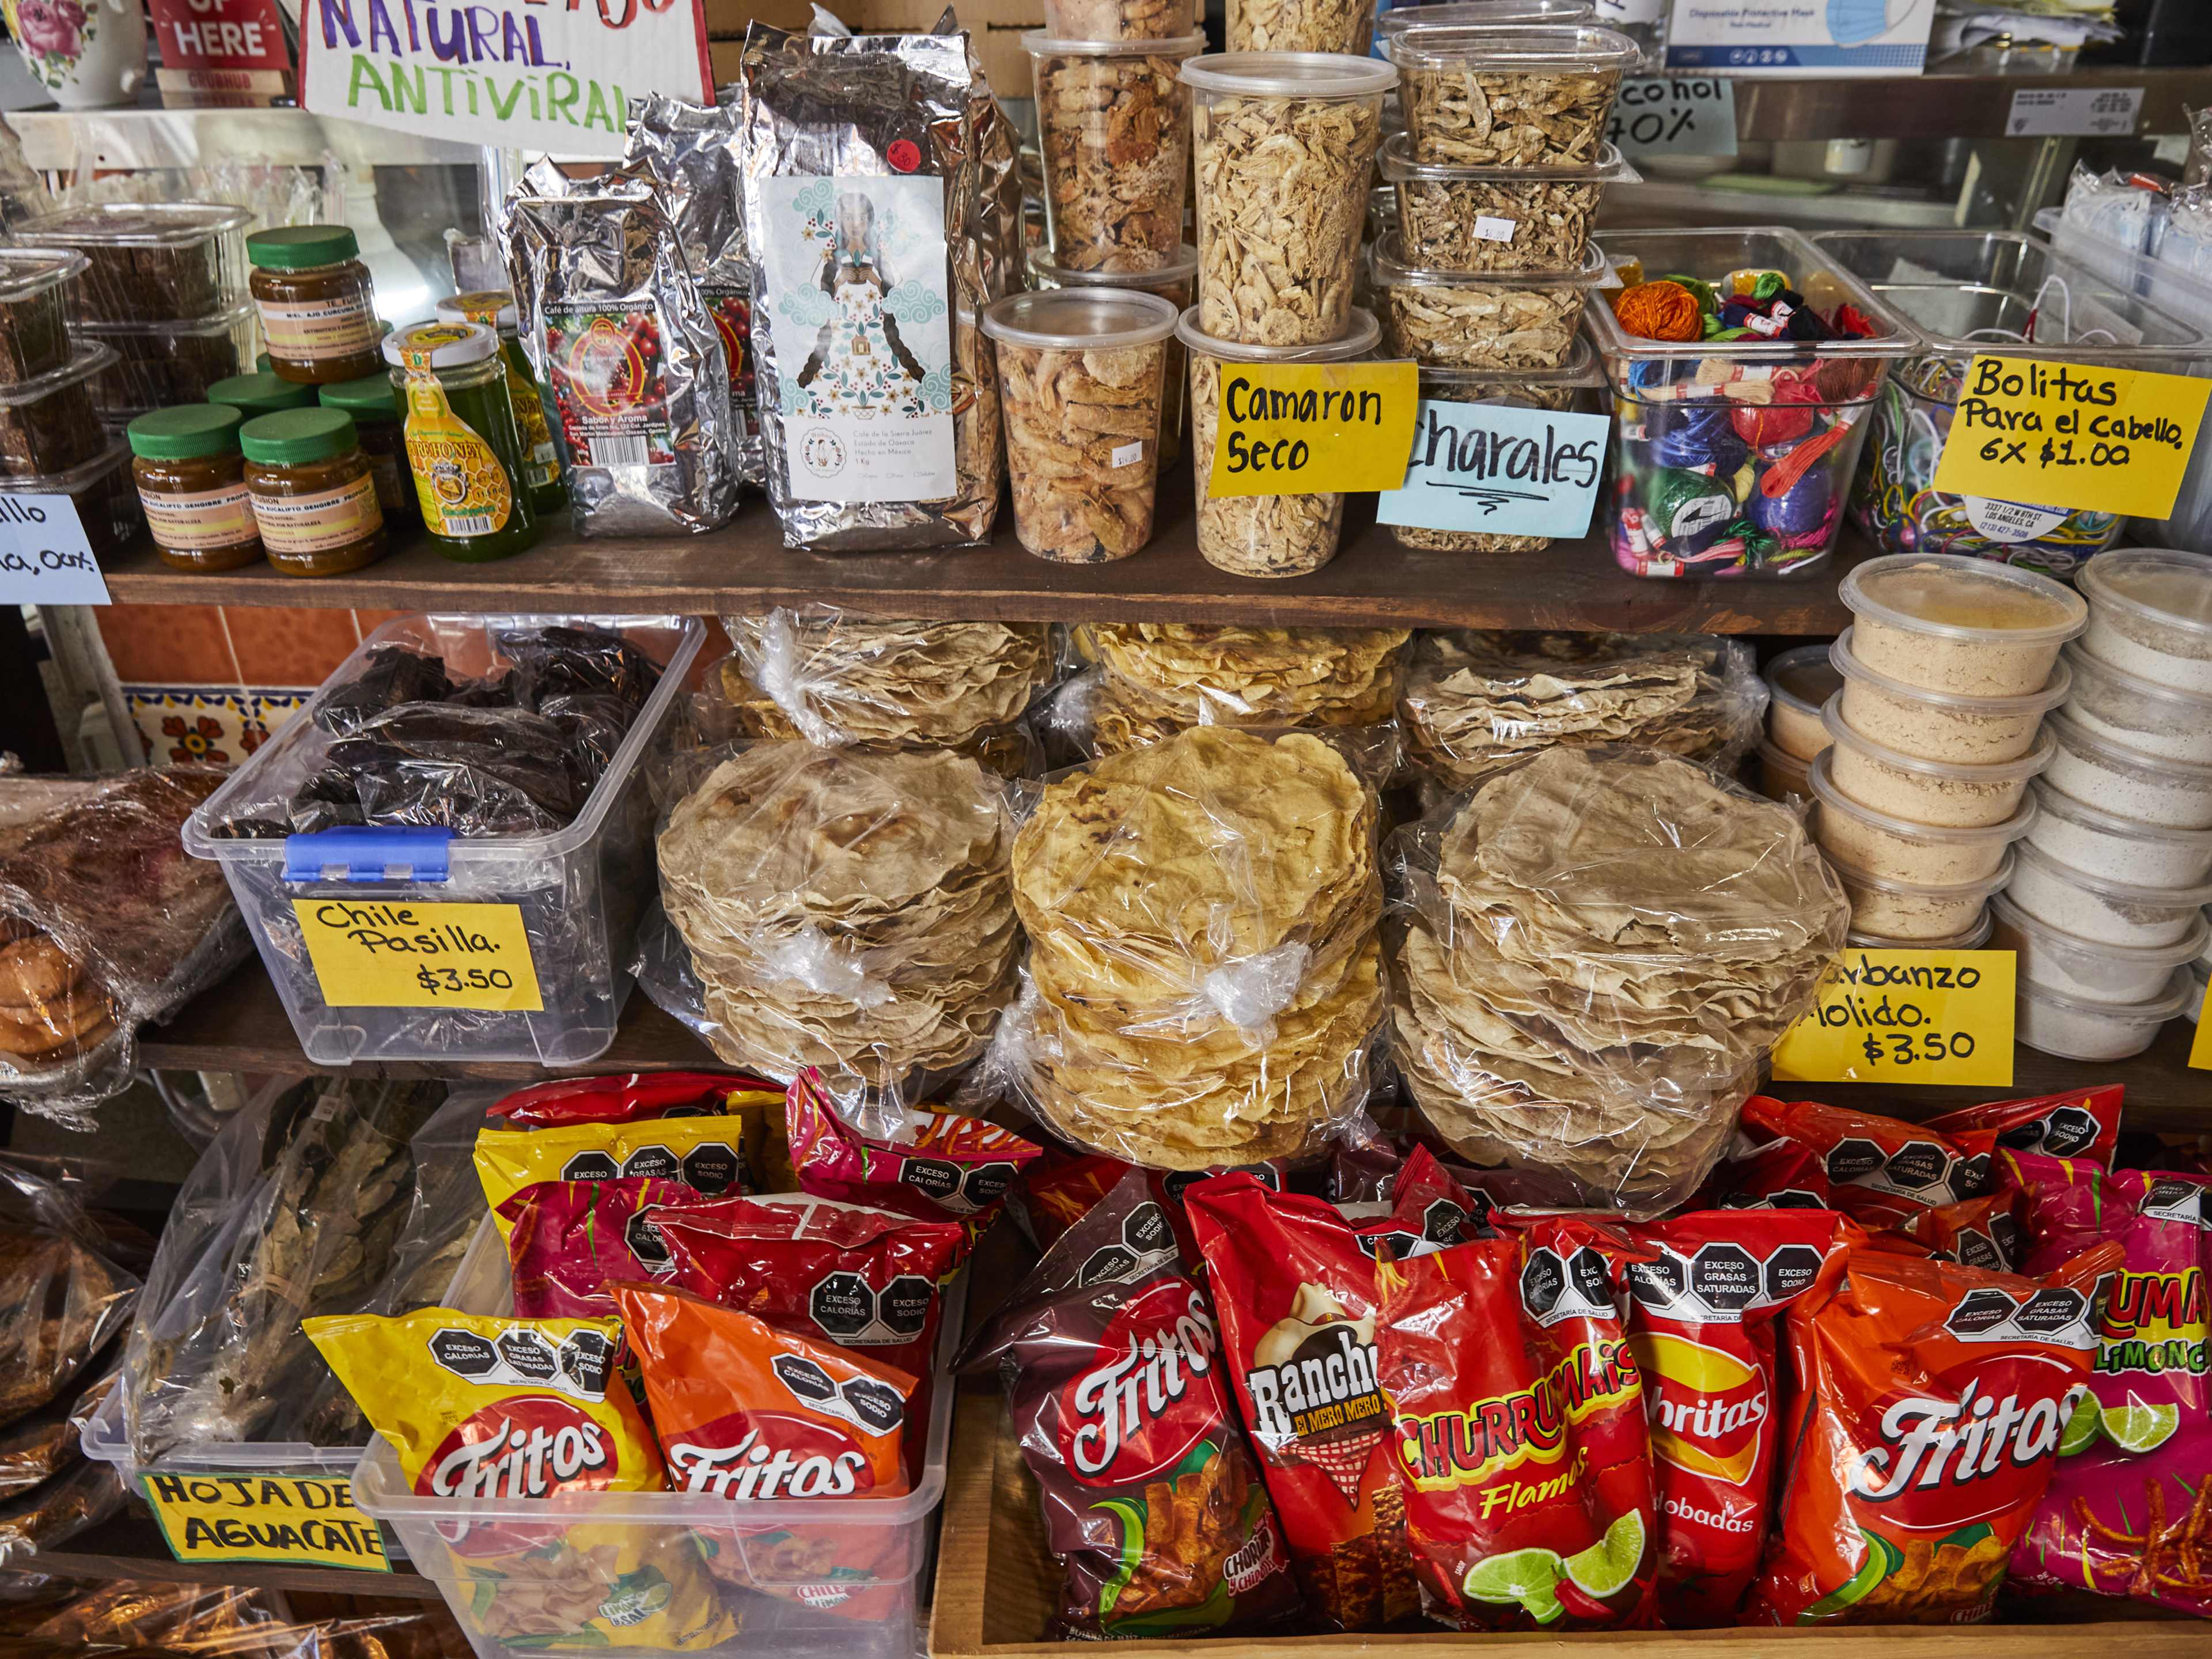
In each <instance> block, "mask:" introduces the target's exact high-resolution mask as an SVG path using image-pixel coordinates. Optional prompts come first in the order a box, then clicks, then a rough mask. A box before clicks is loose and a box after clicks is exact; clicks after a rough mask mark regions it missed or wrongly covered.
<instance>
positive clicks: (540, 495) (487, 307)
mask: <svg viewBox="0 0 2212 1659" xmlns="http://www.w3.org/2000/svg"><path fill="white" fill-rule="evenodd" d="M438 320H439V321H440V322H441V323H483V324H485V325H488V326H489V327H492V328H495V329H497V330H498V331H499V350H500V356H501V360H502V361H504V362H505V363H506V365H507V397H508V398H510V399H511V400H512V401H513V404H514V424H515V429H516V430H517V431H519V432H520V434H521V435H522V473H523V477H525V478H526V480H527V481H528V483H529V485H530V504H531V506H532V507H535V508H537V510H538V517H539V518H540V519H543V520H551V519H552V517H553V516H554V514H556V513H559V512H560V511H561V509H562V508H563V507H567V506H568V485H567V484H566V483H563V482H562V477H561V452H560V450H559V449H558V448H557V447H556V446H555V444H554V442H553V428H552V427H551V426H550V424H549V423H548V422H547V421H546V419H545V399H544V396H543V395H542V394H541V393H540V392H538V376H537V375H536V374H534V373H533V372H532V369H531V367H530V359H529V358H528V357H526V356H524V355H523V351H522V324H521V319H520V313H518V312H517V311H516V309H515V305H514V295H512V294H509V293H508V292H507V290H506V289H503V288H487V289H477V291H476V292H474V293H471V294H456V295H453V298H452V299H450V300H441V301H438Z"/></svg>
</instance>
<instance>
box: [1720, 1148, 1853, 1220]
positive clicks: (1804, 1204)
mask: <svg viewBox="0 0 2212 1659" xmlns="http://www.w3.org/2000/svg"><path fill="white" fill-rule="evenodd" d="M1834 1207H1835V1202H1834V1197H1833V1192H1832V1188H1830V1187H1829V1185H1828V1170H1827V1163H1826V1159H1824V1158H1822V1157H1821V1156H1820V1153H1818V1152H1814V1150H1813V1149H1812V1148H1811V1147H1810V1146H1807V1145H1805V1143H1804V1142H1802V1140H1770V1141H1768V1142H1767V1143H1766V1144H1765V1146H1760V1147H1758V1148H1756V1149H1754V1150H1753V1151H1752V1152H1749V1153H1747V1155H1746V1156H1744V1157H1742V1158H1730V1159H1729V1161H1728V1162H1727V1163H1725V1164H1722V1165H1721V1166H1720V1168H1718V1169H1717V1170H1714V1171H1713V1172H1712V1175H1711V1176H1710V1177H1709V1178H1708V1179H1707V1180H1706V1182H1705V1189H1704V1190H1703V1191H1702V1192H1700V1193H1699V1194H1698V1195H1697V1197H1696V1198H1694V1199H1692V1200H1690V1203H1689V1205H1688V1206H1687V1208H1688V1210H1690V1211H1697V1210H1829V1209H1833V1208H1834Z"/></svg>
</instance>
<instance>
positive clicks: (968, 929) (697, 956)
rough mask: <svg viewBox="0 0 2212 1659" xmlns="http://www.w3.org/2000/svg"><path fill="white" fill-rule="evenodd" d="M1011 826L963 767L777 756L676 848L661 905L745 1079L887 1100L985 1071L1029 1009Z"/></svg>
mask: <svg viewBox="0 0 2212 1659" xmlns="http://www.w3.org/2000/svg"><path fill="white" fill-rule="evenodd" d="M1011 838H1012V818H1011V817H1010V815H1009V812H1008V810H1007V805H1006V796H1005V793H1004V790H1003V788H1002V787H1001V785H1000V782H999V781H998V780H997V779H996V778H994V777H992V776H991V775H988V774H987V773H986V772H984V771H983V769H981V767H980V766H978V765H977V764H976V763H975V762H974V761H973V760H970V759H969V758H968V757H965V756H962V755H956V754H952V753H950V752H947V751H945V750H890V751H888V752H884V753H879V754H878V753H868V752H864V751H862V750H857V749H851V748H844V749H824V748H821V747H818V746H817V745H815V744H805V743H767V744H758V745H756V746H754V747H752V748H750V749H749V750H746V751H745V752H744V753H742V754H739V755H738V756H736V757H732V758H731V759H728V760H726V761H724V762H723V763H721V764H720V765H719V766H717V767H716V768H715V769H714V771H713V772H712V773H711V774H709V775H708V777H707V779H706V781H705V782H703V783H702V784H701V785H700V786H699V787H698V788H696V789H695V790H694V791H693V792H692V793H690V794H689V795H687V796H686V797H685V798H684V799H683V800H682V801H680V802H678V805H677V806H676V808H675V810H674V811H673V812H672V813H671V815H670V817H669V820H668V823H667V827H666V828H665V829H663V830H662V831H661V832H660V842H659V853H660V890H661V899H662V902H663V904H664V905H665V908H666V909H667V912H668V919H669V921H671V923H673V924H674V926H675V927H676V929H677V931H678V933H681V934H682V935H683V936H684V942H685V943H686V944H687V945H689V946H690V951H691V958H692V963H693V967H694V969H695V970H696V973H697V975H698V977H699V980H700V982H701V984H702V987H703V989H704V993H705V1002H706V1010H707V1012H708V1016H709V1018H711V1020H712V1021H713V1026H712V1029H710V1030H709V1031H708V1040H709V1042H711V1043H712V1044H713V1046H714V1051H715V1053H716V1054H719V1055H720V1057H721V1058H722V1059H723V1060H725V1061H726V1062H727V1063H729V1064H731V1065H733V1066H752V1067H755V1068H757V1069H763V1070H766V1071H768V1072H770V1073H774V1074H775V1075H776V1076H778V1077H784V1078H788V1077H790V1076H791V1075H793V1073H795V1072H797V1071H799V1069H800V1068H802V1067H805V1066H821V1067H823V1068H824V1069H825V1070H828V1071H830V1072H832V1073H835V1074H836V1075H838V1076H841V1077H857V1078H859V1079H860V1080H861V1081H862V1082H864V1083H865V1084H866V1085H870V1086H893V1085H898V1084H899V1083H900V1081H901V1080H902V1079H906V1078H908V1077H910V1076H912V1075H914V1074H915V1073H923V1072H931V1071H938V1070H943V1069H947V1068H950V1067H952V1066H958V1065H960V1064H962V1063H963V1062H964V1061H966V1060H969V1059H971V1058H972V1057H973V1056H974V1055H975V1054H977V1053H979V1052H980V1051H981V1048H982V1047H983V1045H984V1043H985V1042H986V1041H987V1039H988V1037H989V1036H990V1034H991V1030H992V1027H993V1026H994V1024H996V1023H997V1020H998V1016H999V1011H1000V1008H1001V1007H1003V1006H1005V1005H1006V1002H1007V1001H1008V1000H1009V999H1010V998H1011V997H1012V994H1013V991H1014V983H1015V975H1014V964H1015V958H1016V957H1017V955H1018V951H1019V945H1020V937H1021V936H1020V933H1019V932H1018V930H1017V929H1016V927H1015V926H1014V908H1013V902H1012V896H1011V893H1010V891H1009V888H1008V880H1007V869H1006V850H1007V843H1008V842H1009V841H1010V840H1011Z"/></svg>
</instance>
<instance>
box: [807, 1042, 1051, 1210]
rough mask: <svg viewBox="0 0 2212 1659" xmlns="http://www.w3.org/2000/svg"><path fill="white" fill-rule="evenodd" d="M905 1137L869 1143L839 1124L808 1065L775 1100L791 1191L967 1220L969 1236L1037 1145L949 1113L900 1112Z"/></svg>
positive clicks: (1040, 1152) (1039, 1150) (1031, 1158)
mask: <svg viewBox="0 0 2212 1659" xmlns="http://www.w3.org/2000/svg"><path fill="white" fill-rule="evenodd" d="M908 1116H909V1118H910V1119H911V1120H912V1121H913V1122H914V1124H915V1133H914V1138H913V1139H911V1140H903V1141H889V1140H874V1139H868V1138H866V1137H864V1136H862V1135H861V1134H860V1133H858V1132H857V1131H855V1130H854V1129H853V1128H851V1127H849V1126H848V1125H847V1124H846V1123H845V1122H843V1121H842V1120H841V1119H840V1118H839V1117H838V1115H837V1114H836V1109H834V1108H833V1107H832V1106H831V1105H830V1103H829V1091H827V1090H826V1089H824V1088H823V1085H822V1076H821V1073H818V1072H817V1071H815V1070H813V1069H812V1068H811V1067H809V1068H808V1069H807V1070H805V1071H804V1072H801V1073H799V1075H798V1076H797V1077H796V1078H794V1079H792V1084H791V1087H790V1088H789V1089H788V1090H787V1091H785V1094H784V1097H783V1124H784V1133H785V1135H786V1137H787V1139H789V1141H790V1143H791V1166H792V1169H793V1171H794V1172H796V1174H797V1175H798V1176H799V1189H800V1190H801V1191H802V1192H808V1193H811V1194H814V1196H815V1197H817V1198H835V1199H842V1200H844V1201H845V1202H846V1203H848V1204H869V1205H873V1206H876V1207H877V1208H878V1209H886V1210H895V1211H896V1212H899V1213H901V1214H902V1215H912V1216H917V1217H924V1218H932V1219H936V1220H942V1219H944V1218H945V1217H946V1216H955V1217H959V1218H963V1219H967V1218H972V1219H970V1220H969V1230H970V1232H971V1234H974V1235H980V1234H981V1231H982V1229H983V1228H984V1227H986V1226H987V1225H989V1224H990V1223H991V1222H992V1221H993V1220H994V1219H995V1218H996V1217H997V1215H998V1212H999V1204H1000V1200H1003V1199H1004V1198H1005V1197H1006V1189H1007V1188H1009V1187H1011V1186H1012V1185H1013V1184H1014V1179H1015V1177H1016V1176H1019V1175H1020V1174H1021V1172H1022V1171H1023V1170H1024V1169H1026V1168H1028V1167H1029V1165H1030V1163H1031V1162H1033V1161H1034V1160H1035V1159H1036V1158H1040V1157H1042V1155H1043V1152H1044V1148H1043V1147H1042V1146H1038V1145H1037V1144H1036V1142H1035V1141H1033V1140H1024V1139H1022V1138H1021V1136H1019V1135H1018V1134H1016V1133H1014V1132H1013V1131H1012V1130H1011V1129H1002V1128H1000V1127H999V1126H998V1125H997V1124H995V1123H990V1122H987V1121H984V1120H983V1119H981V1118H980V1117H963V1116H961V1115H959V1114H957V1113H956V1112H929V1111H915V1112H911V1113H909V1114H908Z"/></svg>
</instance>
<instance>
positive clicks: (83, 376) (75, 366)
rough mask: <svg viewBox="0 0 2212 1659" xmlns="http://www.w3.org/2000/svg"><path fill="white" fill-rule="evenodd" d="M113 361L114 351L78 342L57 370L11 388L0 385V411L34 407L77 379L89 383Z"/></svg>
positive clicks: (105, 347)
mask: <svg viewBox="0 0 2212 1659" xmlns="http://www.w3.org/2000/svg"><path fill="white" fill-rule="evenodd" d="M114 361H115V348H114V347H112V346H104V345H101V344H100V343H98V342H97V341H91V340H87V341H81V342H79V343H78V345H77V348H76V350H75V351H72V352H71V353H70V360H69V361H68V362H65V363H64V364H63V365H62V366H61V367H60V368H50V369H48V370H47V371H46V373H45V374H33V376H32V377H31V378H30V379H29V380H18V381H16V382H15V384H14V385H13V386H0V409H17V408H21V406H22V405H23V404H34V403H36V402H38V401H39V399H40V398H51V397H52V396H53V394H54V393H55V392H59V391H60V390H61V389H62V388H63V387H64V386H75V385H76V383H77V382H78V381H79V380H90V379H91V378H92V377H93V376H94V375H95V374H99V373H100V370H102V369H104V368H106V367H107V366H108V365H109V364H111V363H112V362H114Z"/></svg>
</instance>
